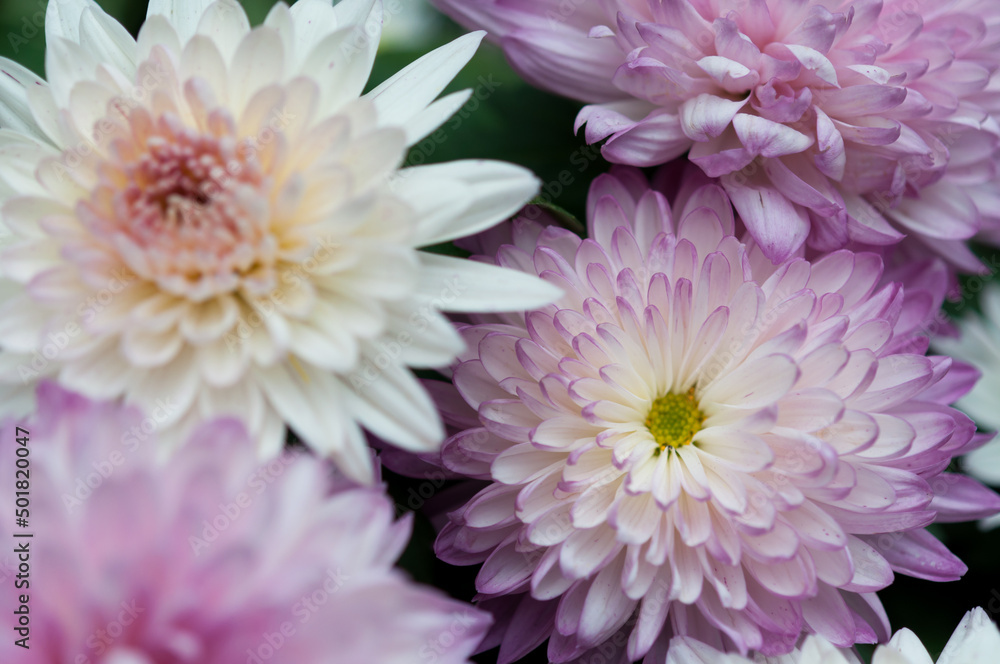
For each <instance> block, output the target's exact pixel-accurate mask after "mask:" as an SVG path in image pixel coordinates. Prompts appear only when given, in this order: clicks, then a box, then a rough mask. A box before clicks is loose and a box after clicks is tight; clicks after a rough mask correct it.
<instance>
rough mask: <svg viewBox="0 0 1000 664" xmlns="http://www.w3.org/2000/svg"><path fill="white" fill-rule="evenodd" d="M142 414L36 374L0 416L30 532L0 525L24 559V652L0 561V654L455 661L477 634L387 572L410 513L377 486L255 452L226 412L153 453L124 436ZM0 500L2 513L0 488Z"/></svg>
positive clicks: (59, 660)
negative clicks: (19, 469)
mask: <svg viewBox="0 0 1000 664" xmlns="http://www.w3.org/2000/svg"><path fill="white" fill-rule="evenodd" d="M143 423H144V419H143V414H142V413H140V412H139V411H138V410H137V409H134V408H123V407H121V406H120V405H118V404H113V403H107V402H104V403H99V402H91V401H89V400H87V399H85V398H83V397H80V396H78V395H75V394H72V393H69V392H65V391H63V390H62V389H60V388H58V387H55V386H54V385H52V384H43V385H42V387H41V388H40V390H39V404H38V411H37V413H36V414H35V415H34V416H33V417H32V418H31V419H29V420H26V421H19V422H16V423H15V422H11V421H8V422H6V423H5V425H4V426H3V427H2V429H3V431H2V433H3V438H2V442H0V452H2V458H3V461H2V462H0V463H2V468H3V470H4V474H5V475H6V476H8V477H13V476H14V467H13V466H14V459H16V458H18V457H17V456H16V453H15V448H20V446H19V445H18V443H17V442H16V441H17V438H19V437H25V436H26V437H28V438H29V440H28V441H27V442H26V446H27V448H28V449H29V450H30V459H31V510H30V512H31V514H30V521H29V528H28V529H22V528H18V529H17V530H16V532H18V533H24V532H32V533H33V534H34V535H35V537H33V538H32V539H17V540H15V539H13V538H12V525H13V522H12V521H11V520H10V519H4V522H3V526H0V534H2V536H3V540H4V542H7V543H10V542H17V543H26V544H27V546H29V547H30V557H29V559H30V561H31V562H30V568H31V572H30V590H29V591H25V592H26V594H28V595H29V597H30V606H29V612H30V613H29V618H30V620H29V622H30V629H29V630H28V633H27V636H28V637H29V638H28V640H27V641H26V642H25V644H26V645H28V646H30V648H29V649H24V648H21V647H19V646H17V645H16V644H15V640H16V639H19V638H22V637H23V636H25V635H24V634H22V635H17V633H16V632H15V631H14V630H13V627H15V626H17V623H18V618H19V617H18V615H17V614H15V613H14V612H15V610H16V609H17V608H18V606H19V604H18V593H17V592H15V591H14V587H13V581H14V572H13V571H11V570H5V579H6V581H5V582H4V584H3V586H4V587H3V590H4V592H3V593H2V594H0V608H2V613H3V618H2V619H0V621H2V624H3V625H4V633H5V637H4V639H3V640H2V642H0V659H2V660H3V661H4V662H11V663H13V662H17V663H18V664H65V663H66V662H189V663H191V664H246V663H247V662H250V663H253V662H257V663H258V664H260V663H261V662H277V663H283V662H288V663H295V664H310V663H315V664H320V663H321V662H338V663H341V664H358V663H359V662H372V663H373V664H374V663H378V664H412V662H416V661H421V660H422V659H426V658H427V657H429V656H431V655H433V656H434V657H435V658H436V660H435V661H439V662H448V663H450V664H459V663H460V662H465V661H466V658H467V657H468V655H469V654H470V653H471V652H472V650H473V649H474V648H475V647H476V644H477V643H478V642H479V640H480V639H481V638H482V635H483V633H484V632H485V631H486V629H487V628H488V626H489V622H490V621H489V616H487V615H486V614H484V613H482V612H480V611H478V610H476V609H474V608H473V607H471V606H468V605H466V604H463V603H461V602H457V601H454V600H451V599H449V598H447V597H445V596H444V595H442V594H440V593H438V592H436V591H433V590H431V589H426V588H421V587H419V586H417V585H415V584H413V583H412V582H410V581H409V580H408V579H407V578H406V577H405V576H404V575H403V574H402V573H400V572H399V571H397V570H394V569H393V563H394V562H395V560H396V559H397V558H398V556H399V554H400V553H401V552H402V549H403V547H404V546H405V545H406V541H407V539H408V537H409V533H410V522H409V520H402V521H398V522H394V515H393V507H392V503H391V502H390V501H389V500H388V498H387V497H386V496H385V495H384V493H383V492H382V491H381V490H376V489H374V488H352V487H348V486H344V485H343V484H342V483H340V482H332V481H331V479H330V476H329V469H328V468H327V466H326V464H324V463H323V462H321V461H318V460H317V459H315V458H314V457H310V456H307V455H304V454H303V455H291V454H290V455H286V456H282V457H279V458H277V459H274V460H272V461H271V462H269V463H267V464H265V465H258V461H257V459H256V455H255V454H254V451H253V446H252V445H251V444H250V441H248V440H247V439H246V438H247V434H246V429H245V428H244V427H243V426H242V424H241V423H239V422H238V421H236V420H233V419H217V420H213V421H211V422H208V423H205V424H203V425H202V426H201V427H199V428H198V429H197V430H196V432H195V433H194V434H193V435H192V436H191V438H190V439H189V440H188V441H186V442H185V443H184V444H182V445H181V446H180V449H178V450H177V453H176V454H175V455H174V456H173V457H172V458H171V459H170V460H169V462H168V463H166V464H159V463H157V462H156V459H155V456H156V454H155V449H154V448H153V447H152V446H150V445H142V444H138V443H139V441H138V439H136V438H135V436H134V435H133V434H132V433H130V432H133V431H134V430H136V429H140V428H141V427H142V425H143ZM15 426H19V427H21V429H15ZM0 506H2V507H3V509H4V511H5V512H6V513H8V514H10V515H12V516H13V514H14V493H13V491H10V492H6V491H5V492H4V494H3V496H0ZM9 553H10V552H9V551H8V554H9ZM5 558H6V556H5ZM15 558H16V556H15ZM16 564H17V562H16V560H15V566H16Z"/></svg>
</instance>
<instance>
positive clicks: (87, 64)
mask: <svg viewBox="0 0 1000 664" xmlns="http://www.w3.org/2000/svg"><path fill="white" fill-rule="evenodd" d="M97 65H98V62H97V61H96V60H94V58H93V57H92V56H91V54H90V53H89V52H88V51H86V50H85V49H84V48H83V47H82V46H80V45H79V44H77V43H75V42H71V41H69V40H68V39H63V38H62V37H54V38H53V39H51V40H50V41H49V42H48V43H47V44H46V45H45V73H46V75H47V76H48V79H49V86H50V87H51V89H52V96H53V98H54V99H55V101H56V104H57V105H59V106H60V107H67V106H69V105H70V104H69V96H70V92H71V91H72V90H73V86H74V85H76V84H77V83H78V82H80V81H89V80H92V79H93V78H94V76H95V74H96V72H97Z"/></svg>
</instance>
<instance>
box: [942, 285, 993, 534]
mask: <svg viewBox="0 0 1000 664" xmlns="http://www.w3.org/2000/svg"><path fill="white" fill-rule="evenodd" d="M980 302H981V304H982V310H983V315H982V316H978V315H969V316H966V317H964V318H963V319H961V320H960V321H958V327H959V330H960V334H959V336H957V337H955V338H948V337H939V338H935V339H934V341H933V344H934V348H935V349H936V350H939V351H940V352H942V353H946V354H948V355H951V356H952V357H955V358H956V359H959V360H962V361H963V362H968V363H969V364H972V365H974V366H976V367H977V368H978V369H979V370H980V371H981V372H982V378H981V379H980V380H979V382H978V383H976V386H975V387H974V388H972V390H971V391H970V392H969V393H968V394H966V395H965V396H963V397H962V398H961V399H960V400H959V401H958V403H957V404H955V405H956V406H957V407H958V408H961V409H962V410H964V411H965V412H966V413H968V414H969V415H970V416H971V417H972V419H974V420H975V421H976V422H977V423H978V424H979V425H980V426H981V427H982V428H983V429H987V430H990V431H997V430H1000V285H997V284H991V285H989V286H988V287H987V288H986V289H985V290H984V291H983V294H982V298H981V299H980ZM963 467H964V468H965V470H966V471H967V472H968V473H969V474H970V475H973V476H975V477H978V478H979V479H981V480H982V481H984V482H988V483H989V484H994V485H997V486H1000V440H994V441H991V442H989V443H987V444H986V445H984V446H983V447H981V448H979V449H977V450H975V451H973V452H971V453H970V454H969V455H968V456H967V457H965V459H964V460H963ZM997 523H1000V522H997Z"/></svg>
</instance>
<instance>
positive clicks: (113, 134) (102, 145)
mask: <svg viewBox="0 0 1000 664" xmlns="http://www.w3.org/2000/svg"><path fill="white" fill-rule="evenodd" d="M382 14H383V13H382V2H381V0H341V1H340V2H338V3H337V4H336V5H333V4H332V3H331V0H302V1H300V2H297V3H295V5H294V7H292V8H289V7H288V6H287V5H285V4H284V3H281V2H279V3H277V4H276V5H275V6H274V8H273V9H272V10H271V12H270V13H269V14H268V16H267V19H266V20H265V22H264V24H263V25H261V26H257V27H254V28H251V27H250V25H249V23H248V20H247V16H246V13H245V12H244V10H243V8H242V7H241V6H240V5H239V3H238V2H236V0H217V1H214V2H213V1H212V0H152V1H151V2H150V3H149V14H148V18H147V20H146V22H145V23H144V24H143V26H142V28H141V29H140V31H139V35H138V40H134V39H132V37H131V36H130V35H129V34H128V33H127V32H126V31H125V29H124V28H122V26H120V25H118V24H117V23H116V22H115V21H114V20H113V19H112V18H110V17H109V16H108V15H107V14H105V13H104V12H103V11H102V10H101V9H100V7H99V6H98V5H97V4H95V3H94V2H93V0H52V2H49V4H48V8H47V14H46V21H45V35H46V73H47V77H48V81H42V80H40V79H38V78H37V77H36V76H34V75H33V74H31V73H30V72H28V71H27V70H25V69H24V68H23V67H20V66H18V65H16V64H15V63H13V62H10V61H8V60H5V59H4V60H0V127H3V128H2V129H0V204H2V208H0V220H2V223H3V226H4V227H5V228H4V233H3V235H4V237H3V239H4V244H5V247H4V251H3V252H2V255H0V349H2V354H0V402H2V405H3V410H5V411H8V412H9V411H10V410H15V409H16V410H18V411H19V412H18V414H23V413H24V412H28V411H29V410H30V403H28V402H29V401H30V397H31V395H33V389H31V388H32V386H33V385H35V384H36V383H37V381H38V380H40V379H43V378H54V379H56V380H58V381H59V383H60V384H62V385H64V386H66V387H68V388H70V389H73V390H76V391H78V392H80V393H82V394H86V395H87V396H89V397H90V398H95V399H96V398H101V399H109V398H120V399H122V400H124V401H126V402H128V403H134V404H136V405H138V406H139V407H141V408H142V409H144V410H151V409H152V408H154V407H155V405H156V402H157V400H158V399H167V398H169V399H171V400H172V401H173V403H174V404H176V406H177V407H176V409H175V410H174V411H173V412H172V413H171V414H170V416H171V420H172V421H171V426H170V427H165V428H164V431H163V434H164V435H163V439H162V440H163V445H164V447H170V446H171V445H173V444H176V443H177V442H178V441H180V440H183V438H184V436H185V435H186V432H188V431H190V430H191V429H192V428H193V427H195V426H197V424H198V423H199V422H200V421H202V420H203V419H204V418H207V417H212V416H219V415H232V416H238V417H240V418H241V419H243V421H244V422H245V423H246V425H247V426H248V428H249V429H250V432H251V434H252V436H253V438H254V440H255V441H257V442H258V443H259V447H260V451H261V454H262V456H264V457H267V456H272V455H275V454H277V453H278V452H279V451H280V450H281V448H282V445H283V444H284V441H285V426H286V425H287V426H289V427H291V428H292V429H293V430H294V431H295V432H296V433H297V434H298V435H299V437H300V438H301V439H302V440H304V441H305V442H306V443H307V444H309V445H310V446H311V447H312V448H313V449H315V450H316V451H318V452H319V453H321V454H324V455H327V456H329V457H331V458H333V459H334V460H336V462H337V463H338V464H339V465H340V467H341V468H342V469H343V470H344V471H345V472H346V473H348V474H349V475H351V476H352V477H353V478H355V479H358V480H362V481H372V480H373V477H374V469H373V466H372V461H371V454H370V452H369V450H368V448H367V447H366V445H365V440H364V435H363V433H362V427H364V428H367V429H368V430H370V431H373V432H375V433H377V434H378V435H380V436H381V437H383V438H385V439H386V440H388V441H390V442H392V443H393V444H395V445H398V446H401V447H403V448H406V449H409V450H425V451H426V450H435V449H437V448H438V447H439V446H440V443H441V440H442V439H443V437H444V432H443V429H442V427H441V423H440V421H439V419H438V417H437V414H436V412H435V410H434V404H433V403H432V401H431V399H430V398H429V397H428V396H427V394H425V393H424V392H423V391H422V389H421V388H420V385H419V382H418V381H417V380H416V378H415V377H414V376H413V375H412V373H411V372H410V370H409V368H410V367H428V366H441V365H447V364H448V363H449V362H451V361H452V360H453V359H454V357H455V355H456V354H457V352H458V351H459V350H460V349H461V347H462V346H461V339H459V338H458V335H457V334H455V332H454V330H453V329H452V327H451V325H450V323H449V322H448V320H447V319H446V318H445V316H444V314H443V313H442V312H443V311H447V310H470V311H498V310H501V311H502V310H506V309H517V308H521V307H523V306H537V305H539V304H542V303H543V302H546V301H550V300H551V299H552V298H554V297H555V296H556V295H557V293H555V292H553V291H552V289H551V287H549V286H548V285H546V284H543V283H542V282H540V281H539V280H538V279H531V280H525V277H524V275H523V274H519V273H515V272H511V271H507V272H504V271H500V270H497V269H496V268H494V267H490V266H485V265H477V264H475V263H472V262H470V261H466V260H460V259H458V258H454V257H450V256H443V255H439V254H432V253H429V252H424V251H418V249H419V248H420V247H424V246H428V245H433V244H437V243H440V242H446V241H448V240H450V239H453V238H455V237H459V236H462V235H466V234H469V233H474V232H479V231H481V230H483V229H484V228H487V227H489V226H490V225H492V224H495V223H497V222H498V221H500V220H502V219H504V218H506V217H508V216H509V215H511V214H513V213H514V212H516V211H517V210H518V208H519V207H520V206H521V205H522V204H523V203H524V202H525V201H527V200H528V199H530V198H531V196H532V195H533V194H534V192H535V190H536V188H537V183H536V179H535V178H534V176H532V175H531V173H529V172H528V171H526V170H525V169H523V168H520V167H517V166H513V165H510V164H503V163H499V162H491V161H466V162H455V163H446V164H437V165H434V166H425V167H416V168H405V169H400V166H401V164H402V162H403V159H404V156H405V154H406V151H407V148H408V146H410V145H412V144H414V143H415V142H417V141H419V140H421V139H422V138H423V137H424V136H426V135H427V134H428V133H430V132H433V131H434V130H435V129H436V128H437V127H438V126H440V125H441V124H442V123H443V122H445V121H446V120H447V119H448V118H449V117H450V116H451V115H452V113H454V112H455V111H456V110H457V109H458V108H460V107H461V106H462V104H464V103H465V101H466V100H467V99H468V97H469V94H470V91H464V92H457V93H454V94H450V95H447V96H445V97H443V98H442V99H439V100H437V101H435V99H436V98H437V97H438V95H439V94H440V93H441V92H442V90H443V89H444V88H445V86H446V85H447V84H448V83H449V82H450V81H451V79H452V78H453V77H454V75H455V74H456V73H457V72H458V71H459V70H460V69H461V68H462V67H463V66H464V65H465V63H466V62H468V60H469V58H471V57H472V55H473V53H474V52H475V50H476V48H477V46H478V43H479V41H480V39H481V38H482V35H481V34H472V35H466V36H464V37H462V38H460V39H458V40H456V41H454V42H452V43H451V44H447V45H445V46H442V47H441V48H439V49H437V50H435V51H433V52H431V53H429V54H427V55H426V56H424V57H423V58H421V59H419V60H418V61H416V62H414V63H413V64H412V65H410V66H408V67H407V68H405V69H404V70H402V71H401V72H399V73H398V74H396V75H395V76H393V77H391V78H390V79H389V80H387V81H386V82H384V83H383V84H382V85H380V86H378V87H377V88H375V89H374V90H372V91H370V92H369V93H367V94H365V95H364V96H361V93H362V91H363V89H364V87H365V85H366V82H367V80H368V77H369V74H370V73H371V70H372V64H373V61H374V58H375V53H376V50H377V47H378V43H379V36H380V31H381V26H382ZM529 302H530V304H528V303H529ZM26 388H27V389H26Z"/></svg>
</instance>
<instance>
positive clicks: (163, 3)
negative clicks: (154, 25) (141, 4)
mask: <svg viewBox="0 0 1000 664" xmlns="http://www.w3.org/2000/svg"><path fill="white" fill-rule="evenodd" d="M212 2H213V0H149V8H148V9H147V10H146V19H147V21H148V20H149V18H150V17H151V16H154V15H157V14H159V15H161V16H165V17H166V18H167V19H168V20H169V21H170V23H171V24H172V25H173V26H174V29H175V30H176V31H177V36H178V37H180V41H181V43H182V44H184V43H186V42H187V40H189V39H191V37H193V36H194V33H195V31H196V30H197V29H198V22H199V21H200V20H201V16H202V14H204V13H205V10H206V9H208V6H209V5H210V4H212Z"/></svg>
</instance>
